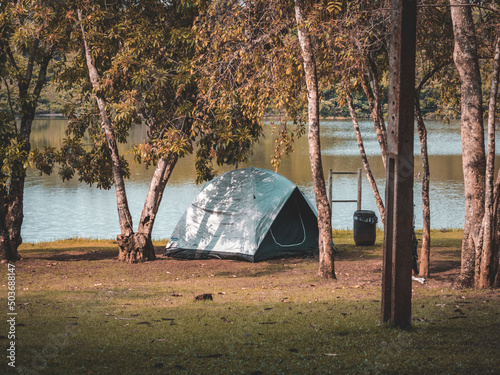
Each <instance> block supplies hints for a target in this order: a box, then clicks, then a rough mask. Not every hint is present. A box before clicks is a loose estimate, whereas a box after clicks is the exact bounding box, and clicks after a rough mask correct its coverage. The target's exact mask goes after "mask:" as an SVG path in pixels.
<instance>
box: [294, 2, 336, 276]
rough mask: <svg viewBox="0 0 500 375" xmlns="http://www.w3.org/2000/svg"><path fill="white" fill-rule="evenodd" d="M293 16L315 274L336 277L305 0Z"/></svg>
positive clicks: (316, 83) (314, 72) (316, 82)
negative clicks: (300, 63) (313, 215)
mask: <svg viewBox="0 0 500 375" xmlns="http://www.w3.org/2000/svg"><path fill="white" fill-rule="evenodd" d="M295 19H296V21H297V29H298V37H299V43H300V47H301V49H302V58H303V60H304V72H305V78H306V85H307V100H308V108H307V109H308V111H307V112H308V122H309V133H308V142H309V159H310V162H311V173H312V180H313V185H314V194H315V196H316V206H317V209H318V229H319V270H318V274H319V275H320V276H322V277H325V278H333V279H335V270H334V259H333V239H332V219H331V209H330V204H329V202H328V197H327V193H326V185H325V177H324V175H323V165H322V162H321V144H320V128H319V95H318V77H317V73H316V62H315V61H314V52H313V46H312V42H311V37H310V35H309V31H308V30H307V27H306V25H305V5H304V0H295Z"/></svg>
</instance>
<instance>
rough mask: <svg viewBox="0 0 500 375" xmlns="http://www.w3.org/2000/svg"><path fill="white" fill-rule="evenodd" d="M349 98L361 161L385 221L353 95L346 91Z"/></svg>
mask: <svg viewBox="0 0 500 375" xmlns="http://www.w3.org/2000/svg"><path fill="white" fill-rule="evenodd" d="M346 98H347V106H348V107H349V113H350V115H351V119H352V126H353V128H354V132H355V133H356V140H357V142H358V148H359V153H360V154H361V161H362V162H363V167H364V168H365V172H366V178H367V179H368V182H369V183H370V186H371V188H372V191H373V196H374V197H375V203H376V204H377V207H378V211H379V213H380V220H381V221H382V222H383V223H385V207H384V202H383V201H382V198H381V197H380V193H379V191H378V187H377V181H375V178H374V177H373V173H372V170H371V168H370V163H368V158H367V157H366V152H365V146H364V144H363V138H362V137H361V131H360V130H359V123H358V116H357V115H356V111H355V110H354V104H353V101H352V96H351V93H350V92H347V93H346Z"/></svg>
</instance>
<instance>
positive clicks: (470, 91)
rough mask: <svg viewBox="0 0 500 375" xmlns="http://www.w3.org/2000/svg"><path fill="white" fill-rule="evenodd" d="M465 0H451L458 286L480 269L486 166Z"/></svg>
mask: <svg viewBox="0 0 500 375" xmlns="http://www.w3.org/2000/svg"><path fill="white" fill-rule="evenodd" d="M468 4H469V2H468V1H467V0H450V5H451V18H452V24H453V33H454V36H455V46H454V51H453V59H454V61H455V65H456V67H457V70H458V73H459V75H460V81H461V111H462V119H461V136H462V168H463V174H464V190H465V220H464V232H463V238H462V264H461V270H460V276H459V278H458V280H457V287H462V288H464V287H472V286H474V282H475V275H476V274H477V273H478V271H479V262H478V261H477V260H479V259H480V255H481V254H476V251H478V252H479V251H480V247H479V246H478V245H479V243H480V238H479V235H480V231H481V226H482V221H483V217H484V195H485V167H486V160H485V159H486V157H485V151H484V133H483V111H482V92H481V75H480V73H479V63H478V57H477V44H476V36H475V31H474V23H473V20H472V14H471V8H470V7H469V6H467V5H468Z"/></svg>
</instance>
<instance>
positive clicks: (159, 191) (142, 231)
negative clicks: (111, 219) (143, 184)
mask: <svg viewBox="0 0 500 375" xmlns="http://www.w3.org/2000/svg"><path fill="white" fill-rule="evenodd" d="M176 163H177V156H167V157H164V158H161V159H160V160H159V162H158V164H157V166H156V169H155V172H154V174H153V178H152V179H151V184H150V185H149V191H148V195H147V197H146V201H145V203H144V207H143V209H142V214H141V219H140V220H139V228H138V229H137V233H135V234H134V235H133V236H128V237H127V236H120V237H119V241H118V246H119V247H120V252H119V254H118V260H121V261H124V262H128V263H136V262H141V261H144V260H154V259H156V254H155V249H154V246H153V241H152V239H151V233H152V232H153V225H154V222H155V219H156V214H157V212H158V208H159V207H160V203H161V199H162V197H163V192H164V191H165V187H166V186H167V182H168V180H169V178H170V176H171V174H172V171H173V169H174V167H175V164H176Z"/></svg>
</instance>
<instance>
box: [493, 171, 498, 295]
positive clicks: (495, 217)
mask: <svg viewBox="0 0 500 375" xmlns="http://www.w3.org/2000/svg"><path fill="white" fill-rule="evenodd" d="M499 185H500V171H499V177H498V178H497V182H496V184H495V192H498V191H499ZM498 200H499V196H498V194H495V207H496V209H495V216H494V220H493V222H494V223H495V227H494V230H495V234H494V246H495V250H496V251H495V260H494V266H495V268H496V272H494V275H495V277H494V280H493V287H494V288H500V220H499V218H500V204H498Z"/></svg>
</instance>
